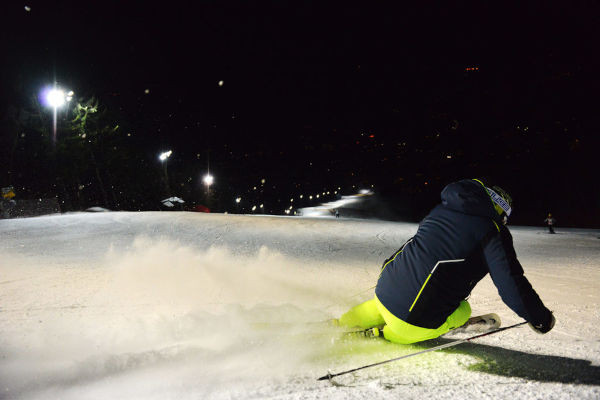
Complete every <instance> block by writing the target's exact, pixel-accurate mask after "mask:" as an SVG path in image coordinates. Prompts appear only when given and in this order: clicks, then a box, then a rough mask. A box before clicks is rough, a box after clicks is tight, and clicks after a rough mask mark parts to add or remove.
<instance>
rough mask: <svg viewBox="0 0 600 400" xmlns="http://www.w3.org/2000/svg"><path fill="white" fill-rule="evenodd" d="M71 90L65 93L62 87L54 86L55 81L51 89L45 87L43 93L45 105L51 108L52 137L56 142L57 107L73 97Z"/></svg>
mask: <svg viewBox="0 0 600 400" xmlns="http://www.w3.org/2000/svg"><path fill="white" fill-rule="evenodd" d="M73 95H74V93H73V91H72V90H71V91H69V92H68V93H65V91H64V90H63V89H60V88H58V87H57V86H56V83H55V84H54V86H53V87H52V88H51V89H46V90H45V91H44V93H43V99H44V102H45V103H46V105H47V106H49V107H51V108H52V111H53V113H52V139H53V142H54V143H56V119H57V118H56V117H57V114H58V109H59V108H60V107H62V106H64V105H65V103H67V102H69V101H71V99H72V98H73Z"/></svg>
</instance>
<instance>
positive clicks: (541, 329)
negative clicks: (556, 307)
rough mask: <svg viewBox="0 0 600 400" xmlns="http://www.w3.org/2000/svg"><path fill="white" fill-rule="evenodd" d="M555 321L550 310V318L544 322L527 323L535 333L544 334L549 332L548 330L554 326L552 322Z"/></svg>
mask: <svg viewBox="0 0 600 400" xmlns="http://www.w3.org/2000/svg"><path fill="white" fill-rule="evenodd" d="M555 322H556V319H555V318H554V314H552V312H550V320H549V321H548V322H546V323H544V324H538V325H534V324H532V323H531V322H530V323H529V326H530V327H531V329H533V330H534V331H535V332H536V333H539V334H544V333H548V332H550V330H551V329H552V328H554V323H555Z"/></svg>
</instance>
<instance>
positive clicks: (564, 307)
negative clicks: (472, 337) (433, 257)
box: [0, 212, 600, 399]
mask: <svg viewBox="0 0 600 400" xmlns="http://www.w3.org/2000/svg"><path fill="white" fill-rule="evenodd" d="M416 229H417V225H416V224H409V223H391V222H382V221H365V220H362V221H361V220H349V219H333V218H332V219H323V218H320V219H311V218H297V217H283V218H282V217H267V216H240V215H220V214H198V213H184V212H162V213H161V212H147V213H126V212H107V213H81V214H70V215H59V216H48V217H37V218H29V219H12V220H2V221H0V397H1V398H7V399H13V398H14V399H113V398H119V399H204V398H210V399H318V398H327V399H365V398H366V399H393V398H397V399H412V398H419V399H426V398H435V399H463V398H468V399H474V398H476V399H482V398H489V399H499V398H504V399H505V398H519V399H521V398H523V399H559V398H560V399H571V398H572V399H575V398H576V399H598V398H600V333H599V332H598V326H600V314H599V309H598V306H599V303H600V240H599V237H600V232H599V231H594V230H575V229H558V234H556V235H548V234H546V233H545V231H544V229H543V228H541V227H540V228H531V227H512V228H511V231H512V232H513V236H514V239H515V246H516V249H517V254H518V255H519V259H520V261H521V263H522V264H523V266H524V268H525V272H526V275H527V276H528V278H529V279H530V281H531V282H532V284H533V286H534V287H535V288H536V290H537V291H538V293H539V294H540V296H541V298H542V299H543V300H544V302H545V303H546V305H547V306H548V307H549V308H550V309H552V310H554V312H555V315H556V318H557V323H556V327H555V329H554V330H553V331H552V332H550V333H549V334H547V335H538V334H536V333H534V332H533V331H532V330H531V329H529V328H528V327H527V326H523V327H519V328H515V329H513V330H509V331H506V332H502V333H498V334H495V335H491V336H488V337H485V338H481V339H478V340H477V341H474V342H470V343H466V344H461V345H459V346H456V347H453V348H450V349H445V350H441V351H436V352H430V353H427V354H424V355H420V356H417V357H414V358H410V359H407V360H402V361H398V362H394V363H389V364H385V365H383V366H379V367H374V368H369V369H365V370H362V371H359V372H356V373H353V374H348V375H345V376H341V377H339V378H336V379H334V380H333V381H332V382H329V381H320V382H318V381H317V380H316V378H318V377H319V376H322V375H325V374H326V373H327V371H328V370H330V371H332V372H340V371H343V370H346V369H351V368H355V367H358V366H361V365H363V364H368V363H373V362H377V361H381V360H385V359H388V358H393V357H398V356H400V355H403V354H408V353H410V352H414V351H418V350H422V349H425V348H429V347H432V346H435V345H439V344H441V343H446V342H447V341H448V340H450V339H452V337H446V338H440V339H437V340H434V341H430V342H426V343H423V344H420V345H413V346H401V345H394V344H390V343H387V342H385V341H383V340H379V339H365V338H362V339H361V338H355V337H348V336H344V335H343V334H342V331H343V329H341V328H336V327H333V326H329V325H328V324H326V323H322V321H326V320H328V319H330V318H334V317H338V316H339V315H340V314H341V313H342V312H344V311H345V310H346V309H347V308H349V307H350V306H352V305H354V304H355V303H357V302H359V301H362V300H366V299H368V298H370V297H371V296H372V294H373V290H372V287H373V286H374V285H375V282H376V279H377V276H378V272H379V268H380V265H381V264H382V262H383V261H384V260H385V259H386V258H387V257H389V256H390V255H391V254H392V253H393V252H394V251H395V250H396V249H397V248H399V247H400V245H401V244H402V243H404V241H405V240H406V239H408V238H409V237H411V236H412V235H413V234H414V233H415V231H416ZM470 303H471V305H472V308H473V311H474V313H475V314H480V313H487V312H496V313H498V314H499V315H500V316H501V317H502V319H503V324H504V325H509V324H513V323H516V322H519V318H518V317H517V316H516V315H515V314H514V313H512V312H511V311H510V310H509V309H508V308H507V307H506V306H505V305H504V304H503V303H502V302H501V300H500V298H499V296H498V294H497V291H496V289H495V287H494V286H493V284H492V282H491V280H490V279H489V277H488V278H485V279H484V280H483V281H482V282H481V283H480V284H479V285H478V286H477V287H476V289H475V290H474V291H473V293H472V296H471V298H470ZM457 335H458V334H454V337H453V338H454V339H456V338H457V337H460V336H457Z"/></svg>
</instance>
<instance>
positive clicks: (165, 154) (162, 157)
mask: <svg viewBox="0 0 600 400" xmlns="http://www.w3.org/2000/svg"><path fill="white" fill-rule="evenodd" d="M171 154H173V151H172V150H169V151H165V152H163V153H160V154H159V156H158V159H159V160H160V161H165V160H166V159H167V158H169V157H171Z"/></svg>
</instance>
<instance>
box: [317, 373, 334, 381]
mask: <svg viewBox="0 0 600 400" xmlns="http://www.w3.org/2000/svg"><path fill="white" fill-rule="evenodd" d="M317 380H318V381H324V380H331V374H327V375H324V376H322V377H320V378H318V379H317Z"/></svg>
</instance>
